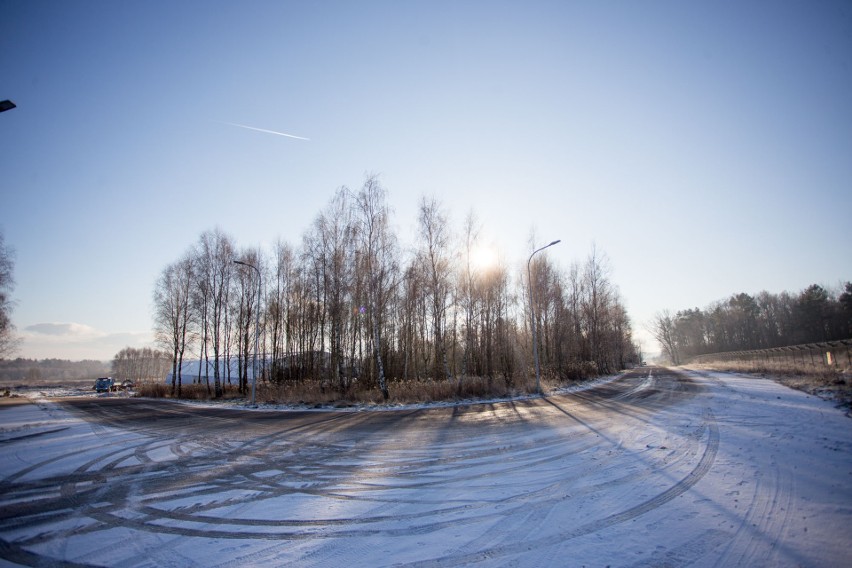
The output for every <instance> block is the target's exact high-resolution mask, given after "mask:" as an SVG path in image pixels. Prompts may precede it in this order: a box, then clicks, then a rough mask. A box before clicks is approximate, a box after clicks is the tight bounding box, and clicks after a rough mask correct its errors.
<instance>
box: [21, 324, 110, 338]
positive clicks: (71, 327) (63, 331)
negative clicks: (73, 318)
mask: <svg viewBox="0 0 852 568" xmlns="http://www.w3.org/2000/svg"><path fill="white" fill-rule="evenodd" d="M24 331H28V332H30V333H32V334H35V335H49V336H52V337H85V338H89V337H97V336H100V335H103V334H102V333H100V332H99V331H98V330H96V329H94V328H92V327H89V326H88V325H84V324H81V323H36V324H33V325H28V326H27V327H25V328H24Z"/></svg>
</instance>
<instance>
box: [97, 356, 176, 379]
mask: <svg viewBox="0 0 852 568" xmlns="http://www.w3.org/2000/svg"><path fill="white" fill-rule="evenodd" d="M171 363H172V360H171V356H170V354H169V353H167V352H165V351H161V350H159V349H153V348H151V347H143V348H141V349H137V348H134V347H125V348H124V349H122V350H121V351H119V352H118V353H116V354H115V357H113V359H112V376H113V377H115V378H116V379H119V380H122V381H125V380H128V381H133V382H134V383H138V382H141V381H147V380H158V381H162V380H163V378H164V377H165V376H166V373H168V372H169V371H170V370H171Z"/></svg>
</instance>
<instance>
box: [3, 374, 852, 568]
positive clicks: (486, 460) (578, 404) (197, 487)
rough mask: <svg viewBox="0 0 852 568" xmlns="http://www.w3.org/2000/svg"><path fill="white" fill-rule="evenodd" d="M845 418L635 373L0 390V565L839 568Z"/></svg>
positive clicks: (745, 390)
mask: <svg viewBox="0 0 852 568" xmlns="http://www.w3.org/2000/svg"><path fill="white" fill-rule="evenodd" d="M850 558H852V420H850V418H848V417H847V416H845V415H844V413H843V411H841V410H838V409H836V408H835V407H834V406H833V405H832V404H831V403H828V402H825V401H822V400H819V399H816V398H814V397H809V396H807V395H805V394H803V393H800V392H797V391H792V390H789V389H787V388H785V387H782V386H780V385H778V384H775V383H773V382H771V381H768V380H763V379H754V378H746V377H741V376H736V375H727V374H715V373H705V374H698V373H693V372H689V373H685V374H676V373H674V372H672V371H669V370H666V369H662V368H643V369H637V370H635V371H633V372H631V373H628V374H626V375H624V376H621V377H619V378H616V379H615V380H612V381H610V382H608V383H606V384H601V385H598V386H596V387H594V388H591V389H588V390H585V391H581V392H577V393H574V394H570V395H563V396H553V397H549V398H547V399H531V400H524V401H516V402H514V403H494V404H481V405H470V406H462V407H450V408H437V409H412V410H401V411H386V412H293V411H288V412H284V411H277V412H261V411H243V410H233V409H223V408H203V407H194V406H185V405H180V404H175V403H169V402H164V401H152V400H142V399H104V398H82V399H65V400H62V401H50V400H37V401H36V402H35V403H24V402H14V401H7V402H4V403H2V404H0V566H14V565H25V566H127V567H135V566H203V567H205V568H210V567H213V566H239V567H243V566H253V565H264V566H286V565H294V566H393V565H399V566H459V565H470V564H474V565H480V566H530V567H532V566H599V567H604V566H612V567H616V566H630V567H640V566H648V567H650V566H668V567H675V566H831V567H835V566H849V565H850Z"/></svg>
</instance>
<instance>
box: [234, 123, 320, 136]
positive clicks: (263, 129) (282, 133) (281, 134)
mask: <svg viewBox="0 0 852 568" xmlns="http://www.w3.org/2000/svg"><path fill="white" fill-rule="evenodd" d="M219 122H221V123H222V124H228V125H230V126H239V127H240V128H247V129H248V130H256V131H257V132H266V133H268V134H277V135H278V136H286V137H287V138H295V139H296V140H310V138H304V137H302V136H296V135H295V134H287V133H286V132H276V131H275V130H266V129H265V128H255V127H254V126H246V125H245V124H237V123H236V122H222V121H219Z"/></svg>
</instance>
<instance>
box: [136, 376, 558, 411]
mask: <svg viewBox="0 0 852 568" xmlns="http://www.w3.org/2000/svg"><path fill="white" fill-rule="evenodd" d="M570 382H572V381H559V380H557V379H556V378H555V377H552V376H549V375H545V376H543V377H542V389H543V390H545V392H546V391H548V390H553V389H555V388H558V387H561V386H565V385H566V384H569V383H570ZM256 388H257V390H256V393H255V398H256V400H257V402H258V403H261V404H294V405H301V406H308V407H328V406H335V407H339V408H345V407H349V406H355V405H365V404H366V405H380V404H417V403H430V402H452V401H469V400H477V399H480V400H483V399H486V400H487V399H495V398H507V397H513V396H521V395H525V394H532V393H534V392H535V377H534V376H532V377H528V378H526V380H524V379H517V378H516V379H515V380H514V381H507V380H506V379H504V378H502V377H495V378H493V379H488V378H486V377H463V378H462V379H461V380H459V379H458V378H456V379H453V380H450V381H447V380H438V381H435V380H429V379H423V380H406V381H400V380H390V381H388V392H389V394H390V397H389V399H388V401H387V402H385V401H384V400H383V399H382V393H381V391H380V390H379V389H378V387H376V386H375V385H359V384H357V383H356V384H354V385H352V386H351V387H350V388H349V389H347V390H345V391H341V390H340V389H338V388H333V387H331V386H330V385H329V384H328V382H326V381H299V382H296V381H293V382H284V383H281V384H277V385H276V384H271V383H268V382H266V381H261V382H259V383H258V384H257V387H256ZM136 390H137V392H138V393H139V395H140V396H144V397H150V398H172V392H171V386H169V385H167V384H165V383H145V384H141V385H138V386H137V389H136ZM180 398H181V399H188V400H212V399H213V398H214V396H213V394H212V389H211V392H208V391H207V386H206V385H191V384H190V385H186V384H185V385H183V386H182V387H181V396H180ZM223 398H224V399H240V400H244V399H246V398H248V397H247V396H246V395H242V394H240V393H239V392H238V391H237V389H236V388H235V387H226V388H225V394H224V396H223Z"/></svg>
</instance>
